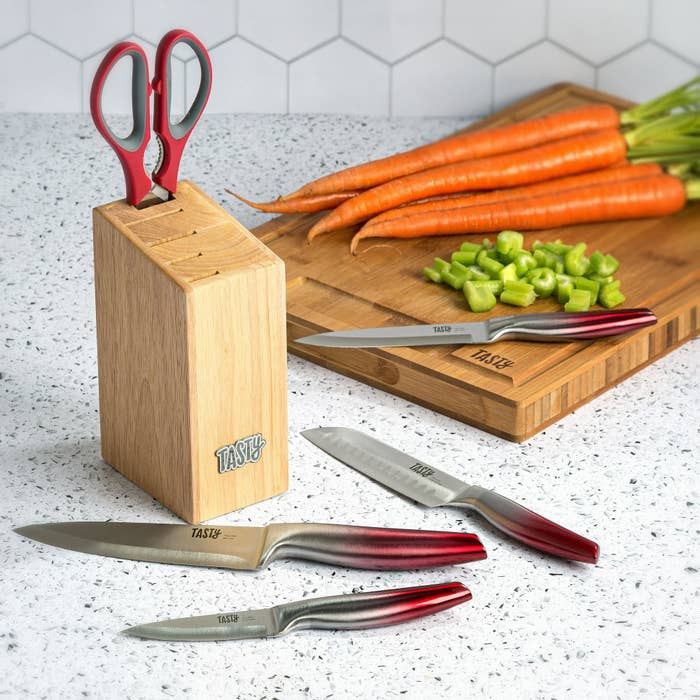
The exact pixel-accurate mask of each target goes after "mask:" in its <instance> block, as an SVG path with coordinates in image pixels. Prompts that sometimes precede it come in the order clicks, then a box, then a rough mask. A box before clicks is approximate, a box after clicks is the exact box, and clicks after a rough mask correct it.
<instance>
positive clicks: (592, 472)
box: [0, 115, 700, 699]
mask: <svg viewBox="0 0 700 700" xmlns="http://www.w3.org/2000/svg"><path fill="white" fill-rule="evenodd" d="M457 126H459V122H458V121H456V120H425V121H419V120H405V121H404V120H395V121H385V120H379V119H372V120H363V119H359V118H345V117H320V116H318V117H317V116H315V117H304V116H289V117H281V116H258V115H256V116H229V117H223V116H222V117H219V116H211V117H207V118H206V119H205V120H204V123H203V124H201V125H200V127H198V129H197V130H196V132H195V135H194V136H193V139H192V141H191V143H190V146H189V147H188V150H187V151H186V154H185V159H184V164H183V171H182V172H183V175H184V176H187V177H191V178H192V179H194V180H195V181H197V182H198V183H199V184H200V185H202V186H203V187H204V189H206V190H207V191H208V192H209V193H211V194H212V195H213V196H214V197H215V198H216V199H218V201H220V202H222V203H224V205H225V206H226V207H227V208H228V209H229V210H230V211H232V212H233V214H234V215H235V216H237V217H238V218H239V219H240V220H241V221H242V222H243V223H244V224H246V225H248V226H253V225H255V224H258V223H260V222H262V221H264V220H265V218H266V217H264V216H262V215H259V214H255V213H252V212H251V211H250V210H248V209H247V208H244V207H243V206H241V205H239V204H237V203H236V202H233V201H231V199H229V198H228V197H227V196H226V195H225V193H224V192H223V188H224V186H227V185H233V186H236V187H237V188H239V189H240V190H242V191H245V192H246V193H248V194H249V195H251V196H253V197H261V198H262V197H270V196H273V195H276V194H277V193H279V192H282V191H287V190H290V189H292V188H293V187H294V186H295V185H298V183H299V182H301V181H304V180H306V179H308V178H309V177H311V176H315V175H316V174H320V173H321V172H323V171H327V170H328V169H330V168H335V167H337V166H341V165H344V164H345V163H347V162H349V161H360V160H364V159H366V158H368V157H370V156H371V155H373V154H377V153H380V152H389V151H392V150H395V149H398V148H404V147H407V146H410V145H412V144H416V143H418V142H421V141H424V140H426V139H429V138H434V137H437V136H439V135H441V134H445V133H447V132H449V131H451V130H453V129H454V128H456V127H457ZM122 192H123V184H122V178H121V172H120V170H119V167H118V164H117V160H116V158H115V157H114V155H113V154H112V152H111V151H110V150H109V149H108V148H107V146H106V145H105V144H104V142H103V141H102V140H101V139H100V137H99V136H98V135H97V133H96V132H95V130H94V128H93V126H92V124H91V122H90V119H89V117H85V116H79V117H76V116H48V117H47V116H36V115H33V116H26V115H14V116H13V115H3V116H0V240H1V248H0V263H1V266H2V269H1V271H0V279H1V280H2V318H1V321H0V323H1V324H2V356H1V358H2V359H1V361H0V364H1V366H0V372H1V374H0V421H1V424H0V449H1V454H0V493H2V495H3V499H2V509H1V510H0V537H1V544H0V567H1V571H2V574H1V575H0V696H2V697H12V698H15V697H32V698H34V697H36V698H44V697H45V698H77V697H92V698H100V699H103V698H150V697H193V698H204V697H227V698H232V697H236V696H238V697H244V698H285V699H286V698H306V697H311V698H326V697H333V698H346V697H347V698H359V697H362V698H364V697H367V698H393V697H403V698H421V699H425V698H433V697H436V698H437V697H444V698H468V697H489V698H499V697H502V698H512V697H543V698H565V697H571V698H580V697H585V696H588V697H619V698H629V697H640V696H642V697H649V698H657V697H664V696H666V697H671V698H680V697H690V696H694V697H697V692H698V685H697V678H698V672H699V668H698V648H699V646H700V640H699V632H698V581H699V579H698V575H699V574H698V569H700V561H699V552H698V546H697V534H698V533H697V531H698V501H699V500H700V493H699V488H698V476H697V473H698V458H697V455H698V452H699V450H700V441H699V439H698V426H699V424H700V412H699V410H698V405H699V401H698V399H699V397H700V352H699V350H700V345H699V344H698V342H697V341H696V342H692V343H689V344H687V345H685V346H684V347H682V348H681V349H679V350H677V351H675V352H674V353H672V354H671V355H669V356H667V357H665V358H663V359H661V360H659V361H658V362H656V363H655V364H654V365H653V366H651V367H648V368H646V369H644V370H643V371H641V372H639V373H638V374H636V375H634V376H633V377H632V378H630V379H628V380H627V381H625V382H623V383H622V384H620V385H619V386H617V387H615V388H614V389H612V390H611V391H609V392H608V393H606V394H604V395H603V396H601V397H600V398H598V399H596V400H595V401H593V402H591V403H589V404H588V405H586V406H584V407H583V408H581V409H579V410H578V411H576V413H575V414H573V415H571V416H569V417H567V418H565V419H564V420H562V421H560V422H559V423H557V424H556V425H554V426H552V427H551V428H549V429H548V430H546V431H545V432H543V433H541V434H540V435H538V436H536V437H534V438H532V439H531V440H529V441H528V442H527V443H525V444H522V445H516V444H512V443H508V442H505V441H503V440H501V439H499V438H496V437H493V436H491V435H488V434H486V433H483V432H480V431H478V430H476V429H473V428H471V427H469V426H466V425H463V424H461V423H458V422H456V421H453V420H451V419H449V418H445V417H444V416H441V415H438V414H436V413H433V412H432V411H429V410H427V409H424V408H421V407H419V406H415V405H413V404H410V403H408V402H406V401H404V400H402V399H399V398H396V397H394V396H390V395H388V394H385V393H382V392H381V391H377V390H374V389H372V388H369V387H367V386H364V385H362V384H359V383H357V382H355V381H352V380H350V379H347V378H345V377H342V376H340V375H337V374H334V373H333V372H330V371H327V370H325V369H322V368H320V367H317V366H315V365H313V364H310V363H308V362H305V361H303V360H300V359H298V358H295V357H290V358H289V409H290V412H289V418H290V426H289V427H290V434H289V445H290V469H291V484H290V489H289V492H288V493H286V494H285V495H284V496H282V497H280V498H276V499H273V500H269V501H266V502H264V503H260V504H258V505H254V506H251V507H249V508H246V509H245V510H243V511H240V512H238V513H233V514H231V515H229V516H226V517H222V518H219V519H218V520H217V521H216V522H217V523H220V524H236V523H240V524H264V523H266V522H268V521H272V520H277V521H298V520H317V521H329V522H336V523H351V524H375V525H383V526H393V527H423V528H430V529H449V528H464V529H467V530H473V531H476V532H477V533H479V534H480V535H481V536H482V539H483V541H484V543H485V545H486V548H487V550H488V552H489V559H488V560H486V561H484V562H478V563H476V564H473V565H471V566H455V567H446V568H444V569H441V570H432V571H431V570H428V571H420V572H401V573H385V574H378V573H376V572H367V571H355V570H346V569H334V568H331V567H327V566H320V565H318V566H317V565H314V564H311V563H303V562H295V561H286V562H283V561H280V562H275V563H273V564H272V565H270V567H269V568H268V569H266V570H264V571H261V572H259V573H257V574H251V573H233V572H231V571H224V570H215V569H210V570H207V569H196V568H188V567H177V566H165V565H157V564H147V563H139V562H131V561H119V560H115V559H107V558H101V557H91V556H87V555H80V554H77V553H72V552H68V551H64V550H59V549H53V548H50V547H47V546H42V545H39V544H34V543H31V542H28V541H26V540H24V539H22V538H20V537H19V536H17V535H15V534H14V533H12V532H11V528H12V527H14V526H17V525H21V524H27V523H30V522H36V521H42V520H73V519H93V520H99V519H107V518H112V519H116V520H119V519H121V520H140V521H158V522H177V519H176V518H175V517H174V516H173V515H172V514H171V513H169V512H168V511H167V510H165V509H164V508H163V507H161V506H160V505H159V504H158V503H156V502H155V501H153V500H152V499H151V498H150V497H149V496H148V495H146V494H145V493H144V492H143V491H140V490H139V489H138V488H136V487H135V486H134V485H132V484H131V483H130V482H128V481H127V480H126V479H124V478H123V477H122V476H120V475H119V474H118V473H117V472H115V471H114V470H113V469H112V468H111V467H109V466H108V465H106V464H105V463H103V462H102V461H101V459H100V456H99V436H98V414H97V376H96V375H97V370H96V360H95V332H94V321H93V319H94V306H93V304H94V301H93V285H92V243H91V221H90V209H91V207H92V206H93V205H94V204H97V203H101V202H105V201H110V200H112V199H115V198H117V197H120V196H122ZM320 424H341V425H343V424H344V425H350V426H355V427H360V428H364V429H366V430H369V429H374V430H376V431H377V433H379V434H380V435H382V436H384V437H385V438H386V439H387V440H389V441H391V442H393V443H396V444H399V445H401V446H402V447H403V448H404V449H405V450H406V451H408V452H410V453H412V454H414V455H415V456H417V457H423V458H424V459H426V460H427V461H429V462H433V463H435V464H436V465H439V466H444V467H445V468H446V469H447V470H449V471H451V472H452V473H454V474H455V475H457V476H463V477H464V478H465V479H472V480H473V481H474V482H476V483H479V484H481V485H483V486H488V487H492V488H494V489H496V490H498V491H501V492H503V493H504V494H506V495H514V496H517V497H518V499H519V500H521V501H522V502H524V503H525V504H528V505H530V506H531V507H533V508H534V509H536V510H540V511H541V512H543V513H544V514H547V515H550V516H551V517H553V518H554V519H556V520H559V521H560V522H562V523H563V524H565V525H567V526H569V527H571V528H573V529H575V530H577V531H580V532H582V533H584V534H587V535H589V536H591V537H594V538H595V539H597V540H598V542H599V543H600V545H601V550H602V557H601V561H600V564H599V565H598V566H596V567H591V566H585V565H576V564H571V563H567V562H564V561H560V560H556V559H552V558H547V557H544V556H540V555H539V554H537V553H535V552H533V551H531V550H527V549H525V548H523V547H521V546H518V545H516V544H515V543H514V542H512V541H508V540H506V539H501V538H500V537H498V536H497V535H496V534H495V532H494V531H493V530H491V529H487V528H485V527H483V526H482V522H481V521H480V519H479V518H478V517H476V516H475V517H472V516H469V515H466V514H464V513H463V512H461V511H459V510H455V509H432V510H428V509H422V508H419V507H417V506H415V505H413V504H411V503H410V502H407V501H405V500H402V499H400V498H396V497H393V496H391V495H390V494H389V493H388V492H386V491H385V490H383V489H382V488H381V487H379V486H377V485H374V484H372V483H370V482H369V481H367V480H366V479H365V478H364V477H362V476H360V475H358V474H356V473H355V472H353V471H352V470H350V469H348V468H346V467H344V466H342V465H340V464H339V463H337V462H335V461H334V460H333V459H331V458H330V457H326V456H325V455H324V454H322V453H320V452H319V451H318V450H317V449H316V448H315V447H313V446H312V445H311V444H310V443H309V442H307V441H306V440H305V439H303V438H302V437H301V436H300V435H299V431H300V430H302V429H304V428H308V427H312V426H317V425H320ZM450 580H459V581H462V582H463V583H465V584H466V585H467V586H469V587H470V588H471V589H472V591H473V594H474V599H473V601H471V602H470V603H468V604H466V605H463V606H460V607H458V608H455V609H453V610H450V611H446V612H443V613H440V614H439V615H436V616H434V617H429V618H424V619H422V620H418V621H414V622H411V623H408V624H405V625H402V626H397V627H390V628H385V629H380V630H370V631H365V632H355V633H353V632H315V631H307V632H301V633H298V634H294V635H290V636H288V637H283V638H280V639H271V640H261V641H246V642H238V643H236V642H220V643H201V644H186V643H181V644H171V643H164V642H148V641H140V640H137V639H134V638H129V637H125V636H122V635H120V634H119V630H121V629H122V628H124V627H126V626H129V625H133V624H136V623H139V622H146V621H151V620H155V619H159V618H164V617H179V616H185V615H192V614H204V613H209V612H216V611H224V610H231V609H236V608H238V609H245V608H247V607H250V608H255V607H262V606H268V605H273V604H275V603H277V602H282V601H288V600H295V599H299V598H303V597H310V596H319V595H331V594H336V593H345V592H351V591H353V590H362V589H364V590H370V589H376V588H382V587H395V586H406V585H413V584H425V583H431V582H441V581H450ZM693 678H695V680H693Z"/></svg>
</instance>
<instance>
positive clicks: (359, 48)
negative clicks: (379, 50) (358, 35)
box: [340, 36, 391, 66]
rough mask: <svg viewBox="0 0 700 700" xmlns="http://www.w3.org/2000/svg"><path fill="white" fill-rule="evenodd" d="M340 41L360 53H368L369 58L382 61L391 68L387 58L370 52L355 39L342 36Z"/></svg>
mask: <svg viewBox="0 0 700 700" xmlns="http://www.w3.org/2000/svg"><path fill="white" fill-rule="evenodd" d="M340 41H344V42H345V43H346V44H350V46H354V47H355V48H356V49H358V50H359V51H362V52H363V53H366V54H367V55H368V56H371V57H372V58H374V59H376V60H377V61H380V62H381V63H383V64H384V65H385V66H391V62H390V61H388V60H387V59H386V58H382V57H381V56H379V55H378V54H376V53H374V52H373V51H370V50H369V49H368V48H366V47H365V46H362V44H358V43H357V42H356V41H354V40H353V39H348V38H347V37H346V36H341V37H340Z"/></svg>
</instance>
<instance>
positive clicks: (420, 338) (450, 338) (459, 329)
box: [296, 321, 488, 348]
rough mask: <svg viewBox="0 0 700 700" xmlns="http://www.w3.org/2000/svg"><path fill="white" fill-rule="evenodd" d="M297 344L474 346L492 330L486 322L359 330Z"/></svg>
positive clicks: (310, 337)
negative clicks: (473, 344) (489, 329)
mask: <svg viewBox="0 0 700 700" xmlns="http://www.w3.org/2000/svg"><path fill="white" fill-rule="evenodd" d="M296 342H297V343H301V344H302V345H317V346H321V347H333V348H380V347H402V346H403V347H411V346H416V345H451V344H455V345H470V344H472V343H487V342H488V327H487V325H486V322H484V321H476V322H473V323H454V324H433V325H421V326H387V327H384V328H356V329H351V330H345V331H331V332H329V333H317V334H316V335H307V336H305V337H303V338H298V339H297V340H296Z"/></svg>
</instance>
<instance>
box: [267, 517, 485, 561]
mask: <svg viewBox="0 0 700 700" xmlns="http://www.w3.org/2000/svg"><path fill="white" fill-rule="evenodd" d="M289 558H291V559H311V560H312V561H319V562H323V563H325V564H333V565H336V566H348V567H351V568H355V569H380V570H381V569H387V570H392V569H393V570H404V569H421V568H426V567H431V566H446V565H448V564H460V563H463V562H469V561H476V560H478V559H486V551H485V550H484V547H483V545H482V544H481V542H480V540H479V538H478V537H477V536H476V535H472V534H469V533H465V532H432V531H429V530H391V529H387V528H383V527H355V526H352V525H327V524H321V523H286V524H275V525H268V527H267V537H266V539H265V544H264V546H263V553H262V556H261V559H260V564H261V566H264V565H265V564H267V563H268V562H270V561H273V560H275V559H289Z"/></svg>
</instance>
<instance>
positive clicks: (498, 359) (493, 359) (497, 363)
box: [471, 348, 515, 369]
mask: <svg viewBox="0 0 700 700" xmlns="http://www.w3.org/2000/svg"><path fill="white" fill-rule="evenodd" d="M471 357H473V358H474V359H475V360H479V362H483V363H484V364H485V365H493V367H495V368H496V369H507V368H508V367H512V366H513V365H514V364H515V362H514V361H513V360H509V359H508V358H507V357H503V355H496V354H494V353H492V352H489V351H488V350H484V349H482V348H479V350H477V351H476V352H473V353H472V354H471Z"/></svg>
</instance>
